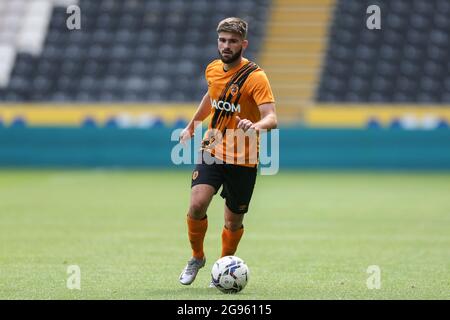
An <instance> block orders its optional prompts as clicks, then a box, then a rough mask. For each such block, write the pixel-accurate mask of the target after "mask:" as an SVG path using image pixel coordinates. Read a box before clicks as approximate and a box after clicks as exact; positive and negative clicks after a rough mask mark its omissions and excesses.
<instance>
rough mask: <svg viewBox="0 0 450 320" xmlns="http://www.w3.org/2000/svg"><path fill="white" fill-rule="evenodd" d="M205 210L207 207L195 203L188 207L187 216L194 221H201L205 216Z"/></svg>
mask: <svg viewBox="0 0 450 320" xmlns="http://www.w3.org/2000/svg"><path fill="white" fill-rule="evenodd" d="M207 208H208V206H207V205H206V204H204V203H202V202H201V201H195V202H192V203H191V206H190V207H189V214H190V215H191V217H192V218H194V219H202V218H203V217H204V216H205V215H206V209H207Z"/></svg>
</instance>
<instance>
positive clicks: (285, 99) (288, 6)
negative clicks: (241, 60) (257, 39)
mask: <svg viewBox="0 0 450 320" xmlns="http://www.w3.org/2000/svg"><path fill="white" fill-rule="evenodd" d="M334 5H335V0H273V2H272V9H271V11H270V19H269V23H268V26H267V36H266V39H265V42H264V45H263V47H262V48H261V58H260V63H261V65H262V66H263V67H264V70H265V71H266V72H267V74H268V75H269V78H270V81H271V85H272V88H273V91H274V94H275V97H276V98H277V105H279V106H282V107H281V108H279V109H278V112H279V116H280V118H281V119H282V120H285V121H288V120H289V119H299V116H300V113H301V112H302V110H304V109H305V108H307V107H309V106H311V105H312V103H313V102H314V98H315V97H314V95H315V90H316V85H317V82H318V78H319V76H320V70H321V63H322V60H323V58H322V57H323V55H324V52H325V48H326V43H327V37H328V25H329V22H330V21H331V18H332V14H333V7H334ZM291 121H292V120H291Z"/></svg>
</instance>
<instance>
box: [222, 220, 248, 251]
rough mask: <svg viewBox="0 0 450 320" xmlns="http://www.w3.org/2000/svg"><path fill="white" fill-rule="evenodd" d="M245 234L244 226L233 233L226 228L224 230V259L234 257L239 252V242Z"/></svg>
mask: <svg viewBox="0 0 450 320" xmlns="http://www.w3.org/2000/svg"><path fill="white" fill-rule="evenodd" d="M243 233H244V226H242V227H241V228H240V229H239V230H236V231H231V230H228V229H227V228H226V227H223V230H222V257H225V256H232V255H234V253H235V252H236V250H237V247H238V244H239V241H240V240H241V237H242V234H243Z"/></svg>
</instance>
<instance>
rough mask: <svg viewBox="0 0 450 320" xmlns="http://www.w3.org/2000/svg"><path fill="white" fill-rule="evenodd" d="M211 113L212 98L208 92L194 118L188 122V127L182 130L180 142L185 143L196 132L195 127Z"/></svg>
mask: <svg viewBox="0 0 450 320" xmlns="http://www.w3.org/2000/svg"><path fill="white" fill-rule="evenodd" d="M210 113H211V99H210V98H209V93H208V92H206V94H205V95H204V96H203V99H202V101H201V102H200V105H199V106H198V108H197V111H196V112H195V114H194V116H193V117H192V120H191V121H190V122H189V123H188V125H187V126H186V128H184V129H183V131H181V134H180V142H181V143H184V142H186V141H187V140H189V139H190V138H191V137H192V136H193V134H194V130H195V127H196V126H197V125H198V124H200V123H201V122H202V121H203V120H205V119H206V118H207V117H208V116H209V114H210Z"/></svg>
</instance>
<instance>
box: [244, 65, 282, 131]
mask: <svg viewBox="0 0 450 320" xmlns="http://www.w3.org/2000/svg"><path fill="white" fill-rule="evenodd" d="M249 82H250V83H249V86H250V87H251V88H252V90H251V94H252V97H253V100H254V101H255V103H256V105H257V106H258V109H259V113H260V115H261V120H259V121H257V122H255V123H253V122H251V121H250V120H248V119H240V118H239V117H237V118H236V120H237V123H238V125H237V128H238V129H239V128H241V129H243V130H244V131H247V130H248V129H255V130H257V131H258V130H270V129H275V128H276V127H277V123H278V121H277V114H276V112H275V102H274V101H275V99H274V97H273V93H272V89H271V88H270V84H269V80H268V79H267V76H266V74H265V73H264V72H255V73H254V74H252V76H251V77H250V79H249Z"/></svg>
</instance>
